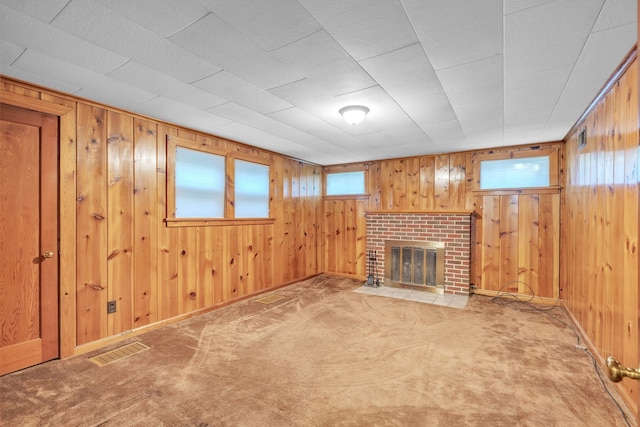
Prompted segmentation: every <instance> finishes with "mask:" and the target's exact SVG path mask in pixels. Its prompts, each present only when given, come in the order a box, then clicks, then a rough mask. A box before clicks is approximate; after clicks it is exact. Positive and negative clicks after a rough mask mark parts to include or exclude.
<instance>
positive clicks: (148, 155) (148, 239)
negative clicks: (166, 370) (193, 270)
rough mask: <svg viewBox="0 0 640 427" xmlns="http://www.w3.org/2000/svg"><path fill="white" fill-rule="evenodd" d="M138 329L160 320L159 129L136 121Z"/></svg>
mask: <svg viewBox="0 0 640 427" xmlns="http://www.w3.org/2000/svg"><path fill="white" fill-rule="evenodd" d="M133 125H134V140H133V150H134V155H133V156H134V211H135V214H134V251H135V252H134V260H135V269H134V280H135V290H134V300H133V301H134V302H133V308H134V318H133V324H134V326H135V327H140V326H144V325H148V324H151V323H154V322H156V321H157V320H158V257H157V253H158V216H157V215H158V210H157V206H158V193H157V186H156V169H157V163H156V162H157V149H158V148H157V144H158V142H157V134H158V132H157V129H156V127H157V125H156V123H154V122H151V121H148V120H142V119H137V118H136V119H134V124H133Z"/></svg>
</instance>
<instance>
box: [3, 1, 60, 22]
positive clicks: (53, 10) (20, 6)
mask: <svg viewBox="0 0 640 427" xmlns="http://www.w3.org/2000/svg"><path fill="white" fill-rule="evenodd" d="M0 3H1V4H4V5H5V6H9V7H10V8H12V9H15V10H19V11H20V12H22V13H24V14H25V15H29V16H31V17H33V18H36V19H38V20H40V21H42V22H46V23H49V22H51V20H52V19H53V18H55V17H56V15H57V14H58V13H60V11H61V10H62V8H64V6H65V5H66V4H67V3H69V0H47V1H33V0H31V1H29V0H0Z"/></svg>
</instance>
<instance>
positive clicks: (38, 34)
mask: <svg viewBox="0 0 640 427" xmlns="http://www.w3.org/2000/svg"><path fill="white" fill-rule="evenodd" d="M0 39H2V40H5V41H8V42H11V43H14V44H16V45H18V46H24V47H26V48H29V49H33V50H34V51H38V52H41V53H44V54H46V55H48V56H52V57H56V58H58V59H60V60H62V61H67V62H69V63H71V64H75V65H78V66H81V67H84V68H88V69H90V70H92V71H96V72H103V73H104V72H108V71H110V70H113V69H114V68H116V67H117V66H119V65H122V64H124V63H125V62H126V61H127V60H128V58H126V57H124V56H122V55H118V54H116V53H114V52H111V51H109V50H107V49H103V48H101V47H100V46H96V45H95V44H93V43H90V42H88V41H85V40H83V39H81V38H77V37H74V36H72V35H70V34H68V33H66V32H64V31H62V30H59V29H57V28H54V27H52V26H49V25H46V24H44V23H43V22H41V21H38V20H37V19H34V18H31V17H30V16H27V15H24V14H22V13H20V12H18V11H16V10H14V9H11V8H8V7H5V6H3V5H0Z"/></svg>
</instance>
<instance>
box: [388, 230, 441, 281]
mask: <svg viewBox="0 0 640 427" xmlns="http://www.w3.org/2000/svg"><path fill="white" fill-rule="evenodd" d="M385 280H389V281H390V282H392V283H403V284H408V285H418V286H436V287H442V286H444V243H441V242H414V241H395V240H392V241H387V242H386V245H385Z"/></svg>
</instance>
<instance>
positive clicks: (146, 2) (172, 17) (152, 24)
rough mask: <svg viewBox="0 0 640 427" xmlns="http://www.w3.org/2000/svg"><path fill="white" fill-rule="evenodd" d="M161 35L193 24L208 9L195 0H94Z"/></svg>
mask: <svg viewBox="0 0 640 427" xmlns="http://www.w3.org/2000/svg"><path fill="white" fill-rule="evenodd" d="M96 1H97V2H98V3H101V4H102V5H103V6H105V7H108V8H109V9H111V10H114V11H116V12H118V13H119V14H120V15H122V16H126V17H127V18H129V19H130V20H132V21H134V22H137V23H138V24H140V25H142V26H144V27H146V28H148V29H149V30H151V31H153V32H154V33H156V34H160V35H161V36H165V37H167V36H170V35H171V34H173V33H176V32H178V31H180V30H181V29H183V28H185V27H187V26H189V25H191V24H193V23H194V22H196V21H197V20H198V19H200V18H202V17H203V16H205V15H206V14H208V13H209V11H208V10H207V9H206V8H204V7H202V5H200V4H199V3H197V2H196V1H195V0H135V1H131V0H96Z"/></svg>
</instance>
